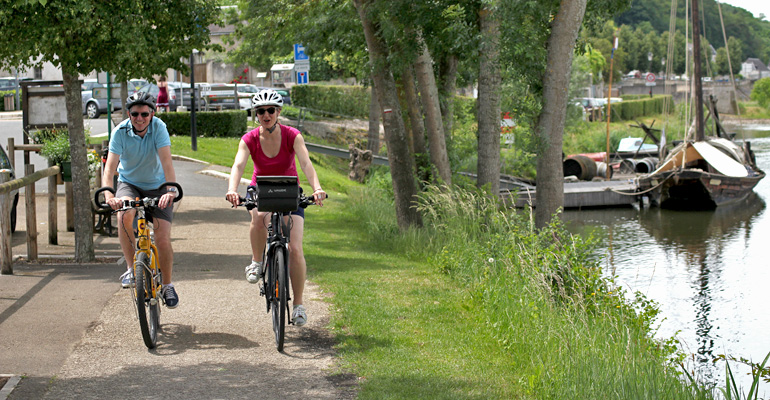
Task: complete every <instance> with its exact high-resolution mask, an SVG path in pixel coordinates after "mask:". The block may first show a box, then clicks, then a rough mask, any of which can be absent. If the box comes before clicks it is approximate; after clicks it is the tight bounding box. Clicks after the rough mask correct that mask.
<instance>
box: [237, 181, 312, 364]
mask: <svg viewBox="0 0 770 400" xmlns="http://www.w3.org/2000/svg"><path fill="white" fill-rule="evenodd" d="M240 203H241V204H240V205H242V206H245V207H246V209H247V210H249V211H251V210H253V209H254V208H256V209H257V210H258V211H262V212H270V213H271V215H270V224H269V225H268V226H267V244H266V246H265V251H264V253H263V254H262V271H261V279H262V281H261V282H260V285H259V295H260V296H264V297H265V301H266V303H267V312H271V311H272V314H273V315H272V316H273V332H274V333H275V344H276V347H277V348H278V351H283V342H284V334H285V331H286V322H287V317H286V316H287V314H288V315H291V314H290V310H289V300H291V297H290V296H289V284H290V282H289V241H290V234H291V228H292V226H291V218H289V219H288V224H286V223H284V217H286V216H288V215H290V213H291V212H292V211H296V210H297V209H298V208H299V207H302V208H306V207H307V206H309V205H312V204H315V202H314V200H313V198H312V197H306V196H304V195H303V194H302V190H301V188H300V187H299V184H298V182H297V177H296V176H258V177H257V186H256V187H255V186H249V187H248V189H246V197H241V198H240ZM288 323H289V324H291V325H293V324H294V322H293V321H291V319H290V318H289V321H288Z"/></svg>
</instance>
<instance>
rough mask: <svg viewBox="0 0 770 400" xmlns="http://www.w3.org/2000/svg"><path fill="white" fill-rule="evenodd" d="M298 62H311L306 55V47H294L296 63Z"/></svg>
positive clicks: (299, 45)
mask: <svg viewBox="0 0 770 400" xmlns="http://www.w3.org/2000/svg"><path fill="white" fill-rule="evenodd" d="M297 60H310V58H309V57H308V55H307V54H305V46H303V45H301V44H295V45H294V61H297Z"/></svg>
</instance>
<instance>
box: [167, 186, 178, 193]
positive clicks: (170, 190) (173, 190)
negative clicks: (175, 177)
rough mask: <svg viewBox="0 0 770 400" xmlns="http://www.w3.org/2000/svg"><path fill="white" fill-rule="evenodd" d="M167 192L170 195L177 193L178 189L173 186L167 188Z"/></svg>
mask: <svg viewBox="0 0 770 400" xmlns="http://www.w3.org/2000/svg"><path fill="white" fill-rule="evenodd" d="M167 191H168V193H176V188H175V187H173V186H172V187H170V188H167Z"/></svg>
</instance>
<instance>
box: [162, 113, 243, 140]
mask: <svg viewBox="0 0 770 400" xmlns="http://www.w3.org/2000/svg"><path fill="white" fill-rule="evenodd" d="M155 116H156V117H158V118H160V119H161V120H162V121H163V122H165V123H166V128H168V133H169V134H171V135H177V136H190V131H191V129H190V112H166V113H159V114H155ZM195 121H196V125H197V127H198V129H197V136H199V137H241V136H242V135H243V134H244V133H246V131H247V129H248V118H247V116H246V111H243V110H231V111H198V112H196V113H195Z"/></svg>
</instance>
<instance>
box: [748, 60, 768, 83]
mask: <svg viewBox="0 0 770 400" xmlns="http://www.w3.org/2000/svg"><path fill="white" fill-rule="evenodd" d="M741 75H743V77H744V78H746V79H748V80H751V81H756V80H758V79H762V78H770V69H768V68H767V66H766V65H765V63H763V62H762V60H760V59H758V58H747V59H746V61H744V62H743V64H741Z"/></svg>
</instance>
